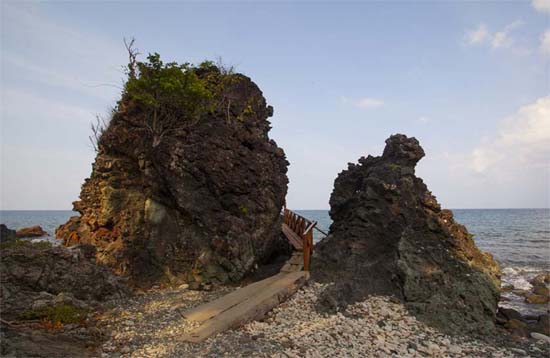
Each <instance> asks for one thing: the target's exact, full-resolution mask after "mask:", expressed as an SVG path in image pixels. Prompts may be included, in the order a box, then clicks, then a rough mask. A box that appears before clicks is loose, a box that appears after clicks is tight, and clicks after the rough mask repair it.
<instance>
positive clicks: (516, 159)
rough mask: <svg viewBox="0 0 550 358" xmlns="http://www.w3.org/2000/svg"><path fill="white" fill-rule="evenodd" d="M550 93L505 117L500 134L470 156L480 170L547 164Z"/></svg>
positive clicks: (549, 130) (549, 140)
mask: <svg viewBox="0 0 550 358" xmlns="http://www.w3.org/2000/svg"><path fill="white" fill-rule="evenodd" d="M549 143H550V96H547V97H543V98H540V99H538V100H537V101H536V102H534V103H531V104H529V105H526V106H523V107H521V108H520V109H519V110H518V111H517V112H516V113H515V114H514V115H512V116H510V117H508V118H506V119H505V120H504V121H502V123H501V125H500V128H499V131H498V134H497V135H496V136H495V137H494V138H492V139H488V140H487V141H486V142H485V143H482V144H480V145H479V146H478V147H477V148H475V149H474V150H473V152H472V153H471V155H470V158H469V167H470V169H472V170H473V171H474V172H476V173H480V174H481V173H490V172H495V171H497V172H504V171H506V172H517V171H523V170H526V169H528V168H544V167H545V166H547V165H548V160H549V159H548V158H550V145H549Z"/></svg>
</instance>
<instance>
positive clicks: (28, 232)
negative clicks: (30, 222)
mask: <svg viewBox="0 0 550 358" xmlns="http://www.w3.org/2000/svg"><path fill="white" fill-rule="evenodd" d="M16 235H17V237H18V238H27V237H42V236H49V235H50V234H48V233H47V232H46V231H44V229H42V227H40V226H39V225H34V226H30V227H24V228H21V229H18V230H17V231H16Z"/></svg>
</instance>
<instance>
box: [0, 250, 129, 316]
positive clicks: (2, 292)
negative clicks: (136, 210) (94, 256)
mask: <svg viewBox="0 0 550 358" xmlns="http://www.w3.org/2000/svg"><path fill="white" fill-rule="evenodd" d="M128 294H129V290H128V289H127V288H126V285H125V283H124V282H123V281H122V280H121V279H120V278H119V277H117V276H115V275H114V274H113V273H112V272H111V270H110V269H108V268H106V267H103V266H99V265H97V264H96V263H95V262H94V260H90V258H88V257H86V256H85V255H83V254H82V253H81V251H80V249H79V248H78V247H75V248H72V249H68V248H65V247H62V246H57V247H52V246H50V247H47V246H46V245H34V244H31V243H29V242H26V244H25V245H13V246H10V247H8V248H5V249H2V260H0V306H1V307H2V318H5V319H6V320H11V319H18V318H19V316H20V315H21V314H23V313H25V312H28V311H30V310H34V309H39V308H41V307H46V306H55V305H58V304H71V305H73V306H76V307H88V305H95V304H98V303H99V302H102V301H106V300H110V299H118V298H123V297H126V296H127V295H128Z"/></svg>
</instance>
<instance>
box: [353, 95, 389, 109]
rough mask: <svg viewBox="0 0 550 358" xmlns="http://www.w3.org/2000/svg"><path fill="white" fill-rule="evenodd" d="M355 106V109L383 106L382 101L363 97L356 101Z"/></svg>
mask: <svg viewBox="0 0 550 358" xmlns="http://www.w3.org/2000/svg"><path fill="white" fill-rule="evenodd" d="M356 105H357V107H359V108H363V109H369V108H378V107H382V106H383V105H384V101H382V100H380V99H376V98H368V97H365V98H361V99H360V100H358V101H357V103H356Z"/></svg>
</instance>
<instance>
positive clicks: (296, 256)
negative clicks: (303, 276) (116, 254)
mask: <svg viewBox="0 0 550 358" xmlns="http://www.w3.org/2000/svg"><path fill="white" fill-rule="evenodd" d="M303 268H304V254H303V253H302V252H294V253H293V254H292V257H291V258H290V259H289V260H288V261H287V262H286V263H285V264H284V266H283V268H281V272H294V271H301V270H302V269H303Z"/></svg>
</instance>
